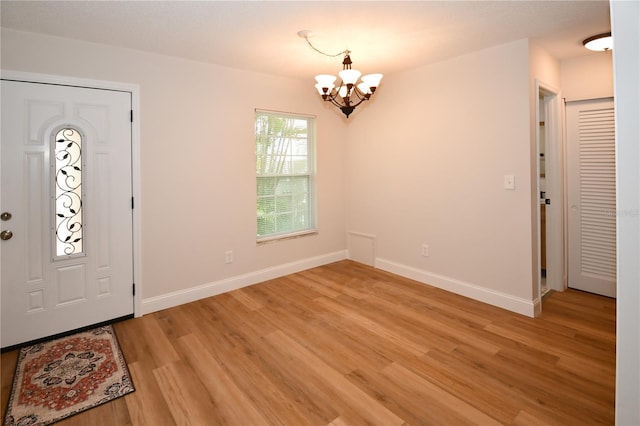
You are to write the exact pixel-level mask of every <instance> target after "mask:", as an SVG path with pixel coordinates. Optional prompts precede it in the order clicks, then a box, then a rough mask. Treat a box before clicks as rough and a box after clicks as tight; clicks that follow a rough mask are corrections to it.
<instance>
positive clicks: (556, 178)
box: [532, 79, 567, 309]
mask: <svg viewBox="0 0 640 426" xmlns="http://www.w3.org/2000/svg"><path fill="white" fill-rule="evenodd" d="M541 97H542V98H543V101H542V104H541V101H540V98H541ZM541 107H543V108H542V109H544V116H541ZM563 112H564V110H563V103H562V98H561V97H560V90H559V89H557V88H555V87H553V86H551V85H549V84H546V83H544V82H542V81H540V80H538V79H536V80H535V120H536V121H535V137H536V150H535V155H536V185H535V188H536V194H535V196H534V197H532V198H533V199H534V200H535V202H536V204H537V206H536V209H535V210H536V214H537V221H536V224H537V228H538V230H537V232H536V234H537V236H538V253H537V255H536V256H535V259H536V262H537V264H536V271H537V283H536V287H537V289H535V291H534V294H536V296H537V300H538V301H540V304H541V291H542V272H541V267H542V264H541V256H542V254H541V241H540V240H541V235H540V230H541V210H540V203H539V199H540V178H539V176H540V162H539V156H540V126H539V125H538V123H540V121H544V122H545V152H546V153H547V155H545V176H546V177H545V184H546V187H545V190H546V191H545V192H546V193H547V197H546V198H550V199H551V205H552V206H553V207H557V208H552V209H547V211H546V223H547V226H546V246H547V247H546V253H547V260H546V265H547V268H546V269H547V287H548V288H550V289H551V290H556V291H564V290H565V289H566V288H567V268H566V265H567V263H566V218H565V212H566V206H565V204H566V196H565V194H566V177H565V170H566V169H565V158H566V156H565V150H566V144H565V138H564V137H563V134H564V131H563V129H564V124H563V123H564V114H563ZM540 309H541V306H540Z"/></svg>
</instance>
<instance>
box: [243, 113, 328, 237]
mask: <svg viewBox="0 0 640 426" xmlns="http://www.w3.org/2000/svg"><path fill="white" fill-rule="evenodd" d="M255 114H267V115H276V116H279V117H283V118H297V119H310V120H311V122H312V123H313V126H312V129H310V133H309V135H310V139H311V141H312V149H311V152H310V153H309V152H308V153H307V157H308V161H309V166H310V168H311V170H310V172H309V173H308V174H304V176H309V192H308V194H309V204H310V205H309V213H310V223H309V228H307V229H302V230H298V231H292V232H283V233H278V234H275V233H274V234H270V235H265V236H263V237H256V244H264V243H269V242H274V241H279V240H286V239H292V238H299V237H304V236H308V235H316V234H318V210H317V198H316V197H317V191H316V173H317V170H316V152H317V148H316V147H317V145H316V116H315V115H311V114H301V113H300V114H299V113H292V112H283V111H275V110H267V109H259V108H256V109H255ZM254 124H255V118H254ZM254 136H255V134H254ZM254 144H255V141H254ZM254 161H255V160H254ZM269 176H274V177H276V176H287V175H264V177H269ZM291 176H295V175H291ZM301 176H302V175H301ZM257 178H258V175H256V176H255V179H257ZM255 200H256V203H257V200H258V194H257V193H256V194H255ZM256 225H257V224H256Z"/></svg>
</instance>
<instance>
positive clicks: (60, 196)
mask: <svg viewBox="0 0 640 426" xmlns="http://www.w3.org/2000/svg"><path fill="white" fill-rule="evenodd" d="M53 141H54V143H53V146H52V150H53V157H54V160H53V168H52V173H53V178H52V180H53V186H54V193H53V195H54V196H53V206H54V209H53V211H54V214H55V229H54V232H55V250H54V252H55V254H56V257H57V258H60V257H68V256H71V255H81V254H84V248H83V237H84V236H83V230H82V228H83V219H82V135H81V134H80V132H79V131H78V130H77V129H74V128H71V127H64V128H62V129H60V130H59V131H58V132H56V133H55V135H54V139H53Z"/></svg>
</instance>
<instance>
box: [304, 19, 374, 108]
mask: <svg viewBox="0 0 640 426" xmlns="http://www.w3.org/2000/svg"><path fill="white" fill-rule="evenodd" d="M309 34H310V32H309V31H307V30H302V31H299V32H298V35H299V36H300V37H302V38H304V39H305V40H306V41H307V43H308V44H309V46H311V48H312V49H313V50H315V51H316V52H318V53H321V54H322V55H325V56H330V57H336V56H340V55H344V59H343V60H342V71H340V72H339V73H338V77H336V76H333V75H330V74H320V75H317V76H316V82H317V84H316V85H315V87H316V89H317V90H318V93H319V94H320V96H322V99H323V100H324V101H327V102H331V103H332V104H333V105H335V106H337V107H338V108H340V110H341V111H342V113H343V114H344V115H345V116H346V117H347V118H349V114H351V113H352V112H353V110H354V109H356V107H357V106H358V105H360V104H361V103H362V102H364V101H367V100H369V99H370V98H371V96H373V94H374V93H375V91H376V88H377V87H378V86H379V85H380V80H382V74H367V75H363V76H362V77H360V76H361V74H362V73H361V72H360V71H358V70H355V69H353V68H351V52H350V51H349V50H345V51H343V52H340V53H337V54H335V55H329V54H326V53H324V52H322V51H320V50H318V49H317V48H316V47H315V46H313V45H312V44H311V42H310V41H309ZM338 78H339V79H340V82H339V84H337V85H336V80H338ZM358 80H360V83H358Z"/></svg>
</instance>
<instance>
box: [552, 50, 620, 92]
mask: <svg viewBox="0 0 640 426" xmlns="http://www.w3.org/2000/svg"><path fill="white" fill-rule="evenodd" d="M560 78H561V86H562V96H563V97H564V98H566V100H567V101H578V100H584V99H597V98H608V97H611V96H613V62H612V52H590V53H587V54H586V55H584V56H579V57H577V58H571V59H565V60H564V61H562V62H560Z"/></svg>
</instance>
